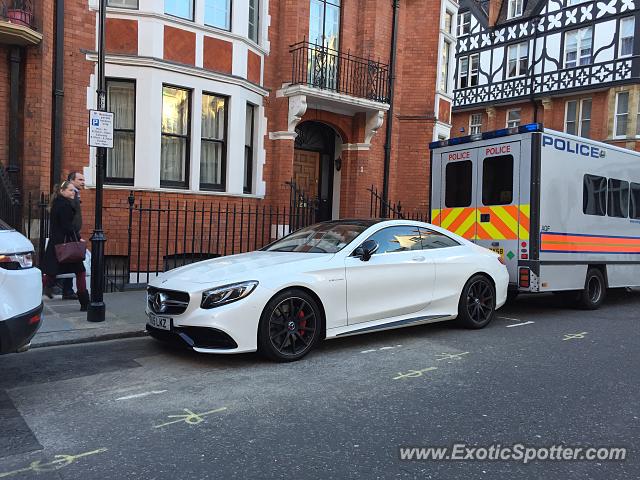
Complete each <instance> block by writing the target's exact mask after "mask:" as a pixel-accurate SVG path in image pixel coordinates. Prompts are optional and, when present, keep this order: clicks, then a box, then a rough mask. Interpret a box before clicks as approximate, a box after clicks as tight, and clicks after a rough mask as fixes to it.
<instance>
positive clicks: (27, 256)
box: [0, 252, 33, 270]
mask: <svg viewBox="0 0 640 480" xmlns="http://www.w3.org/2000/svg"><path fill="white" fill-rule="evenodd" d="M31 267H33V252H27V253H11V254H7V255H2V254H0V268H4V269H5V270H22V269H25V268H31Z"/></svg>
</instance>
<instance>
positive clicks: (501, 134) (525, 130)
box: [429, 123, 544, 150]
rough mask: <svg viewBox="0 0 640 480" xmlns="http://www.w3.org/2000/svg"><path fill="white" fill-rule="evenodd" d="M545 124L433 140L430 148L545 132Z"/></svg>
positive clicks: (532, 124) (530, 124)
mask: <svg viewBox="0 0 640 480" xmlns="http://www.w3.org/2000/svg"><path fill="white" fill-rule="evenodd" d="M543 131H544V125H542V123H528V124H526V125H522V126H520V127H511V128H501V129H500V130H493V131H491V132H484V133H482V134H481V135H479V134H477V133H476V134H474V135H467V136H465V137H453V138H450V139H449V140H438V141H437V142H431V143H430V144H429V148H430V149H431V150H433V149H434V148H442V147H449V146H452V145H461V144H463V143H469V142H473V141H476V140H480V139H482V140H490V139H492V138H499V137H506V136H508V135H516V134H518V133H530V132H543Z"/></svg>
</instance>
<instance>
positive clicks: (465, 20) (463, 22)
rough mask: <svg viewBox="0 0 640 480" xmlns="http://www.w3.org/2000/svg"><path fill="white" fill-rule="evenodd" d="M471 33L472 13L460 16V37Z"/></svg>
mask: <svg viewBox="0 0 640 480" xmlns="http://www.w3.org/2000/svg"><path fill="white" fill-rule="evenodd" d="M470 31H471V12H464V13H460V14H458V36H459V37H461V36H462V35H467V34H469V32H470Z"/></svg>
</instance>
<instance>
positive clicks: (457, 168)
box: [444, 160, 473, 208]
mask: <svg viewBox="0 0 640 480" xmlns="http://www.w3.org/2000/svg"><path fill="white" fill-rule="evenodd" d="M472 171H473V166H472V164H471V160H465V161H463V162H453V163H449V164H447V169H446V171H445V180H446V185H445V194H444V204H445V205H446V206H447V207H448V208H453V207H468V206H469V205H471V189H472V186H471V185H472V183H471V179H472Z"/></svg>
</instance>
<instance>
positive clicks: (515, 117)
mask: <svg viewBox="0 0 640 480" xmlns="http://www.w3.org/2000/svg"><path fill="white" fill-rule="evenodd" d="M519 126H520V109H519V108H514V109H513V110H507V128H513V127H519Z"/></svg>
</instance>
